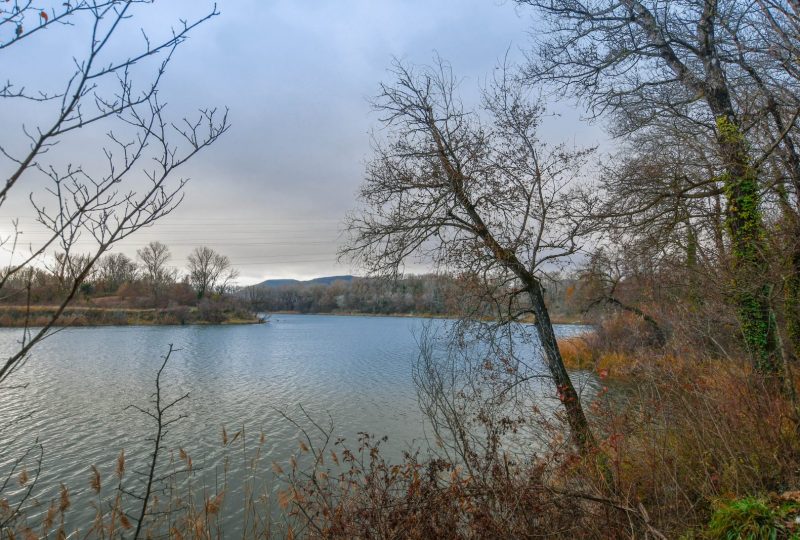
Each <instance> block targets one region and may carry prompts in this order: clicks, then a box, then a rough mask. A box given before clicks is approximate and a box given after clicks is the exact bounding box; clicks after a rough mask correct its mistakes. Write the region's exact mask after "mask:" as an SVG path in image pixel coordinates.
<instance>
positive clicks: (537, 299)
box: [521, 274, 597, 455]
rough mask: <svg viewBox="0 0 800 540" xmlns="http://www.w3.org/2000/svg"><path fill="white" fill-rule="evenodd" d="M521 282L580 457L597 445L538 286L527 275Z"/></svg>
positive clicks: (540, 287)
mask: <svg viewBox="0 0 800 540" xmlns="http://www.w3.org/2000/svg"><path fill="white" fill-rule="evenodd" d="M521 279H522V281H523V283H524V285H525V288H526V290H527V292H528V297H529V298H530V301H531V306H532V307H533V313H534V315H536V332H537V334H538V336H539V341H541V343H542V348H543V349H544V356H545V360H546V361H547V367H548V369H549V371H550V375H551V376H552V377H553V380H554V381H555V383H556V388H557V389H558V397H559V399H561V401H562V403H563V404H564V409H565V411H566V413H567V423H568V424H569V429H570V433H571V434H572V438H573V440H574V441H575V445H576V446H577V447H578V450H579V451H580V452H581V454H584V455H586V454H588V453H589V452H591V451H593V450H596V448H597V442H596V441H595V439H594V435H593V434H592V430H591V428H590V427H589V422H588V421H587V419H586V415H585V414H584V412H583V407H582V406H581V400H580V396H578V393H577V392H576V391H575V387H574V386H573V384H572V380H571V379H570V377H569V373H567V369H566V367H564V360H563V359H562V358H561V351H560V350H559V349H558V342H557V341H556V334H555V332H554V331H553V323H552V322H551V321H550V314H549V313H548V311H547V307H546V306H545V303H544V292H543V291H542V284H541V282H540V281H539V280H538V279H536V278H535V277H534V276H532V275H530V274H527V275H526V276H524V277H522V276H521Z"/></svg>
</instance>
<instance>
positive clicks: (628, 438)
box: [592, 357, 800, 536]
mask: <svg viewBox="0 0 800 540" xmlns="http://www.w3.org/2000/svg"><path fill="white" fill-rule="evenodd" d="M662 360H663V357H662ZM619 392H621V393H622V394H623V397H619V396H616V397H614V398H608V399H607V400H606V401H605V403H602V404H601V403H595V404H594V405H593V407H592V409H593V412H594V413H595V414H596V415H597V418H598V425H599V428H600V429H601V430H602V432H603V433H604V438H603V447H604V449H605V450H606V452H607V454H608V456H609V461H610V463H611V464H612V468H613V476H614V479H615V485H614V489H613V492H615V493H618V494H620V495H624V496H625V498H626V499H627V500H628V501H629V504H632V505H638V504H642V505H643V506H644V508H646V510H647V512H648V514H649V516H650V518H651V519H652V521H653V523H655V524H656V526H657V528H659V529H660V530H662V531H666V532H669V533H671V534H668V536H674V535H677V534H679V533H682V532H685V531H686V530H687V529H692V528H695V529H700V528H702V527H703V525H704V524H705V523H707V521H708V519H709V517H710V515H711V512H712V509H713V505H714V503H715V501H718V500H720V499H733V498H738V497H744V496H747V495H751V494H763V493H772V492H782V491H785V490H789V489H792V488H795V487H796V486H797V485H798V480H799V479H798V471H800V437H798V424H797V416H796V411H795V408H794V407H793V405H792V403H791V400H789V399H788V398H787V397H786V396H784V395H783V394H782V393H781V391H780V384H779V383H778V382H776V381H772V380H767V379H764V378H762V377H761V376H758V375H755V374H753V373H752V372H751V370H750V369H749V367H748V365H747V364H745V363H738V362H733V361H728V362H723V361H719V360H711V361H703V360H702V359H694V358H688V359H683V360H681V359H678V358H674V357H673V358H671V362H670V363H666V362H663V361H661V362H655V363H653V364H641V365H640V368H639V370H638V371H637V378H636V381H635V382H631V383H628V384H627V385H623V386H622V387H621V388H619ZM596 489H598V490H601V487H596Z"/></svg>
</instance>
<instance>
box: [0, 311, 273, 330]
mask: <svg viewBox="0 0 800 540" xmlns="http://www.w3.org/2000/svg"><path fill="white" fill-rule="evenodd" d="M57 309H58V306H0V327H11V328H21V327H25V326H44V325H46V324H48V323H49V322H50V320H51V319H52V317H53V316H54V315H55V313H56V311H57ZM262 322H264V321H263V319H261V318H259V317H257V316H256V315H255V314H251V313H246V312H243V311H240V310H230V311H224V310H223V311H214V312H213V313H209V312H207V311H206V310H202V309H200V308H197V307H189V306H178V307H172V308H164V309H156V308H149V309H139V308H122V307H119V308H108V307H91V306H81V307H70V308H67V309H65V310H64V312H63V313H62V314H61V316H60V317H59V319H58V321H57V323H56V324H55V325H54V326H58V327H62V326H71V327H75V326H169V325H173V326H174V325H187V324H197V325H228V324H232V325H233V324H259V323H262Z"/></svg>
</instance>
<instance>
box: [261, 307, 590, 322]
mask: <svg viewBox="0 0 800 540" xmlns="http://www.w3.org/2000/svg"><path fill="white" fill-rule="evenodd" d="M264 313H265V314H266V315H333V316H336V317H400V318H406V319H447V320H455V319H458V318H459V316H457V315H449V314H443V313H371V312H364V311H330V312H314V313H304V312H302V311H296V310H295V311H291V310H284V311H265V312H264ZM550 319H551V321H552V322H553V324H574V325H586V324H589V323H588V322H586V321H584V320H581V319H578V318H568V317H551V318H550ZM520 322H527V323H533V322H535V321H534V319H533V317H531V318H529V319H522V320H521V321H520Z"/></svg>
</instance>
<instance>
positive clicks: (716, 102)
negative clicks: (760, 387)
mask: <svg viewBox="0 0 800 540" xmlns="http://www.w3.org/2000/svg"><path fill="white" fill-rule="evenodd" d="M518 3H520V4H528V5H532V6H534V7H535V8H536V9H537V10H538V12H539V13H540V14H542V15H543V28H542V31H541V32H540V33H539V36H540V37H539V43H538V49H537V51H536V54H535V55H534V57H533V58H532V59H531V63H530V66H529V76H530V78H531V79H532V80H533V81H535V82H546V83H550V84H552V85H553V86H554V87H555V89H556V90H557V91H558V92H559V93H561V94H562V95H564V94H566V95H573V96H577V97H578V98H580V99H582V100H583V101H584V103H585V104H586V105H587V107H588V109H589V110H590V111H591V112H592V113H593V114H595V115H596V116H601V115H604V114H610V115H611V116H612V118H613V129H614V133H615V134H616V135H619V136H627V135H630V134H634V133H636V134H641V133H643V132H647V131H649V130H653V129H655V130H656V132H657V131H658V130H660V129H662V128H663V127H664V126H668V125H672V126H673V127H676V128H678V129H681V130H684V132H685V133H688V134H689V137H687V138H686V139H684V140H688V139H690V138H691V137H692V136H694V135H695V134H697V135H699V137H700V138H701V139H709V140H712V141H713V145H714V146H713V148H714V152H713V155H712V156H711V157H712V160H711V161H710V163H711V165H712V169H713V173H712V175H711V176H710V177H707V178H703V179H700V180H699V181H698V179H696V178H690V179H689V182H684V186H683V187H684V188H690V189H692V190H693V191H695V193H694V195H695V196H697V193H696V192H697V191H702V190H706V191H709V193H708V195H709V196H711V197H715V196H717V194H719V195H720V196H721V198H722V199H723V202H724V205H723V208H722V211H723V212H724V224H725V229H726V234H727V236H728V239H729V241H730V247H729V250H730V255H731V259H730V260H731V262H732V266H733V274H734V277H735V280H734V285H733V287H732V290H731V296H732V297H733V301H734V304H735V305H736V306H737V308H738V311H739V323H740V326H741V330H742V335H743V338H744V342H745V343H746V345H747V348H748V349H749V351H750V354H751V355H752V359H753V362H754V364H755V366H756V367H757V368H758V369H759V370H761V371H763V372H766V373H775V372H777V371H780V370H781V359H780V354H779V343H778V341H779V340H778V335H777V330H776V324H775V317H774V313H773V310H772V308H771V302H770V294H771V285H770V283H768V282H766V281H765V280H764V279H760V278H759V276H761V275H763V272H762V270H763V269H764V268H765V267H766V265H767V264H768V263H769V260H768V250H767V243H766V235H765V225H764V219H763V212H764V200H765V196H766V194H768V193H770V192H774V193H783V195H781V197H783V199H784V200H785V202H786V203H787V204H786V205H785V209H787V210H789V209H790V208H793V210H791V212H790V213H792V214H793V215H796V211H797V208H798V201H800V191H798V190H797V187H798V186H800V184H798V183H797V180H798V179H800V176H797V173H798V172H800V168H798V167H797V164H798V163H800V161H798V160H797V156H798V154H797V150H796V145H797V143H796V142H795V139H796V137H797V135H798V127H797V124H796V121H797V117H798V113H800V92H799V91H798V90H799V89H800V87H799V86H798V78H797V70H796V66H795V62H793V61H792V60H790V58H794V57H796V55H797V52H798V47H797V46H798V40H797V34H796V31H795V30H796V17H797V6H796V5H795V4H793V3H792V2H791V1H787V2H784V1H782V0H779V1H776V2H772V1H767V2H762V1H757V2H755V3H754V4H747V3H742V2H738V1H736V0H690V1H688V2H670V1H668V2H666V3H665V2H656V1H651V0H619V1H617V0H588V1H582V0H518ZM769 167H774V168H776V169H779V170H780V171H781V174H779V175H778V177H777V179H776V178H775V177H773V179H774V180H775V181H774V182H773V181H772V180H770V179H768V178H767V175H766V174H765V171H766V170H767V168H769ZM692 182H696V185H694V186H692V185H691V184H692ZM676 191H677V190H676ZM678 193H680V194H684V195H685V194H686V191H678ZM683 198H684V200H685V199H686V198H687V197H683ZM792 199H793V200H792ZM792 219H793V220H795V221H796V216H795V217H793V218H792ZM798 260H800V259H798ZM791 272H792V273H793V276H791V277H792V279H791V280H790V281H791V282H792V283H794V284H796V283H797V278H796V276H797V275H798V272H800V267H797V268H794V269H793V270H792V271H791ZM799 290H800V289H799Z"/></svg>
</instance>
